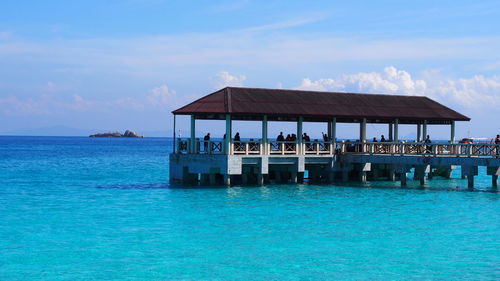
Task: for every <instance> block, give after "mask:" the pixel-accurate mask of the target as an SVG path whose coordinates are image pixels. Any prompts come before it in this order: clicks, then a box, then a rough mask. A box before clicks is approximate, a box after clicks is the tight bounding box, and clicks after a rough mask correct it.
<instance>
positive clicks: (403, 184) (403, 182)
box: [399, 173, 407, 186]
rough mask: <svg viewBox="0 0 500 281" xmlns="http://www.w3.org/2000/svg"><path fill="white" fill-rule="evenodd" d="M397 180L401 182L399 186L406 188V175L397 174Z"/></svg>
mask: <svg viewBox="0 0 500 281" xmlns="http://www.w3.org/2000/svg"><path fill="white" fill-rule="evenodd" d="M399 180H400V181H401V186H406V185H407V183H406V180H407V178H406V173H400V174H399Z"/></svg>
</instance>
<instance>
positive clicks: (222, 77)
mask: <svg viewBox="0 0 500 281" xmlns="http://www.w3.org/2000/svg"><path fill="white" fill-rule="evenodd" d="M246 79H247V78H246V76H245V75H232V74H230V73H229V72H227V71H221V72H219V73H217V74H216V75H215V77H213V78H212V84H213V85H214V87H215V88H216V89H221V88H224V87H228V86H232V87H242V86H243V81H245V80H246Z"/></svg>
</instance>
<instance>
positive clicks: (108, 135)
mask: <svg viewBox="0 0 500 281" xmlns="http://www.w3.org/2000/svg"><path fill="white" fill-rule="evenodd" d="M89 137H91V138H143V137H144V136H141V135H139V134H138V133H137V132H134V131H130V130H126V131H125V133H123V134H121V133H119V132H114V133H111V132H109V133H98V134H93V135H90V136H89Z"/></svg>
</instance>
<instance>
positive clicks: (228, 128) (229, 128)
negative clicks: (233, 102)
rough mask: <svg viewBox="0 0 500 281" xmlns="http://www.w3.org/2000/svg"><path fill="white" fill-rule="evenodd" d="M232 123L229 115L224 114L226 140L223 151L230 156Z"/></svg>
mask: <svg viewBox="0 0 500 281" xmlns="http://www.w3.org/2000/svg"><path fill="white" fill-rule="evenodd" d="M232 136H233V135H232V122H231V115H230V114H226V139H225V140H224V151H225V152H226V154H231V151H230V148H231V142H232Z"/></svg>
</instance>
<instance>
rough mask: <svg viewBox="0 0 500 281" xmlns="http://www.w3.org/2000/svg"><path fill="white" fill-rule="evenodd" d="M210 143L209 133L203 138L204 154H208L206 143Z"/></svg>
mask: <svg viewBox="0 0 500 281" xmlns="http://www.w3.org/2000/svg"><path fill="white" fill-rule="evenodd" d="M209 141H210V133H208V134H207V135H206V136H205V137H204V138H203V149H204V151H205V152H208V151H207V150H208V142H209Z"/></svg>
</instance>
